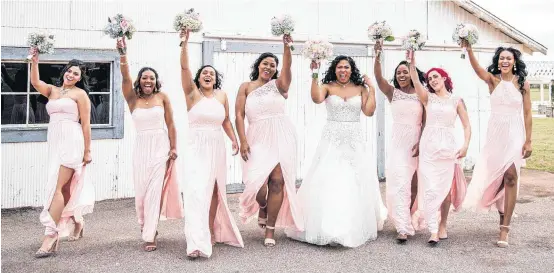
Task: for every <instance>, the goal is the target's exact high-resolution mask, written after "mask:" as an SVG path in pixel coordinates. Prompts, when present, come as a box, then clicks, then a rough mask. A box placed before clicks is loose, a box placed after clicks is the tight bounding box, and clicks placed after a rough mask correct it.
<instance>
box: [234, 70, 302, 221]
mask: <svg viewBox="0 0 554 273" xmlns="http://www.w3.org/2000/svg"><path fill="white" fill-rule="evenodd" d="M245 112H246V117H247V119H248V130H247V132H246V139H247V141H248V145H249V146H250V152H251V154H250V155H249V158H248V161H247V162H243V163H244V164H243V170H242V177H243V183H244V184H245V189H244V192H243V193H242V194H241V196H240V208H241V212H240V217H241V219H242V221H243V222H244V223H246V222H247V221H248V220H249V218H251V217H252V216H254V215H255V214H256V213H257V212H258V210H259V205H258V203H257V202H256V194H257V193H258V191H259V190H260V188H261V187H262V185H263V184H264V183H265V182H267V180H268V177H269V174H270V173H271V171H272V170H273V169H274V168H275V167H276V166H277V164H281V170H282V172H283V178H284V180H285V186H284V189H285V192H284V198H283V204H282V206H281V210H280V211H279V215H278V216H277V223H276V226H277V227H295V228H296V229H298V230H303V223H302V214H301V211H300V208H299V207H298V201H297V197H296V130H295V128H294V125H293V124H292V121H291V120H290V119H289V117H288V116H287V115H286V114H285V98H284V97H283V96H282V95H281V94H280V93H279V90H278V89H277V86H276V81H275V80H271V81H269V82H268V83H266V84H265V85H263V86H260V87H258V88H257V89H256V90H254V91H252V92H251V93H250V94H249V95H248V97H247V98H246V105H245Z"/></svg>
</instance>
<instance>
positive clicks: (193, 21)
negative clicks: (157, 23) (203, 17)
mask: <svg viewBox="0 0 554 273" xmlns="http://www.w3.org/2000/svg"><path fill="white" fill-rule="evenodd" d="M173 28H174V29H175V31H181V30H182V29H188V30H190V31H192V32H199V31H200V30H202V21H200V14H199V13H198V12H195V11H194V9H189V10H186V11H185V12H184V13H179V14H177V16H175V21H174V22H173Z"/></svg>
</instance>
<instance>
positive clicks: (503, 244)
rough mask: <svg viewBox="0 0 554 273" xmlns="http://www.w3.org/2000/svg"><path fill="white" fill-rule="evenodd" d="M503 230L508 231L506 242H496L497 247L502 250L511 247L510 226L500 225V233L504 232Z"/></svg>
mask: <svg viewBox="0 0 554 273" xmlns="http://www.w3.org/2000/svg"><path fill="white" fill-rule="evenodd" d="M502 228H504V229H506V241H502V240H498V242H496V245H497V246H498V247H500V248H507V247H508V246H510V244H509V243H508V234H509V232H510V226H505V225H500V231H502Z"/></svg>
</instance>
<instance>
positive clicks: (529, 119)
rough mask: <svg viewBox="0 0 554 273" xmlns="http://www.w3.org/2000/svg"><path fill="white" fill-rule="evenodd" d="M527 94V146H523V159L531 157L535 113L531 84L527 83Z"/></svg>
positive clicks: (525, 119)
mask: <svg viewBox="0 0 554 273" xmlns="http://www.w3.org/2000/svg"><path fill="white" fill-rule="evenodd" d="M523 89H524V90H525V94H523V120H524V122H525V144H524V145H523V151H522V154H523V158H528V157H530V156H531V153H532V151H533V150H532V148H531V131H533V113H532V111H531V92H530V89H531V88H530V86H529V82H527V81H525V84H524V85H523Z"/></svg>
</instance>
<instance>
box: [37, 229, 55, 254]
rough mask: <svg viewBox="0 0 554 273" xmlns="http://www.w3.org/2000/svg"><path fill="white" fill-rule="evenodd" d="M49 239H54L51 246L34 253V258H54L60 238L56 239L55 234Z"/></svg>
mask: <svg viewBox="0 0 554 273" xmlns="http://www.w3.org/2000/svg"><path fill="white" fill-rule="evenodd" d="M50 237H53V238H56V239H55V240H54V242H52V244H51V245H50V247H49V248H48V250H42V249H39V250H38V251H37V252H36V253H35V258H46V257H50V256H54V255H55V254H56V251H58V245H59V243H60V238H59V237H58V234H56V235H54V236H50Z"/></svg>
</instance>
